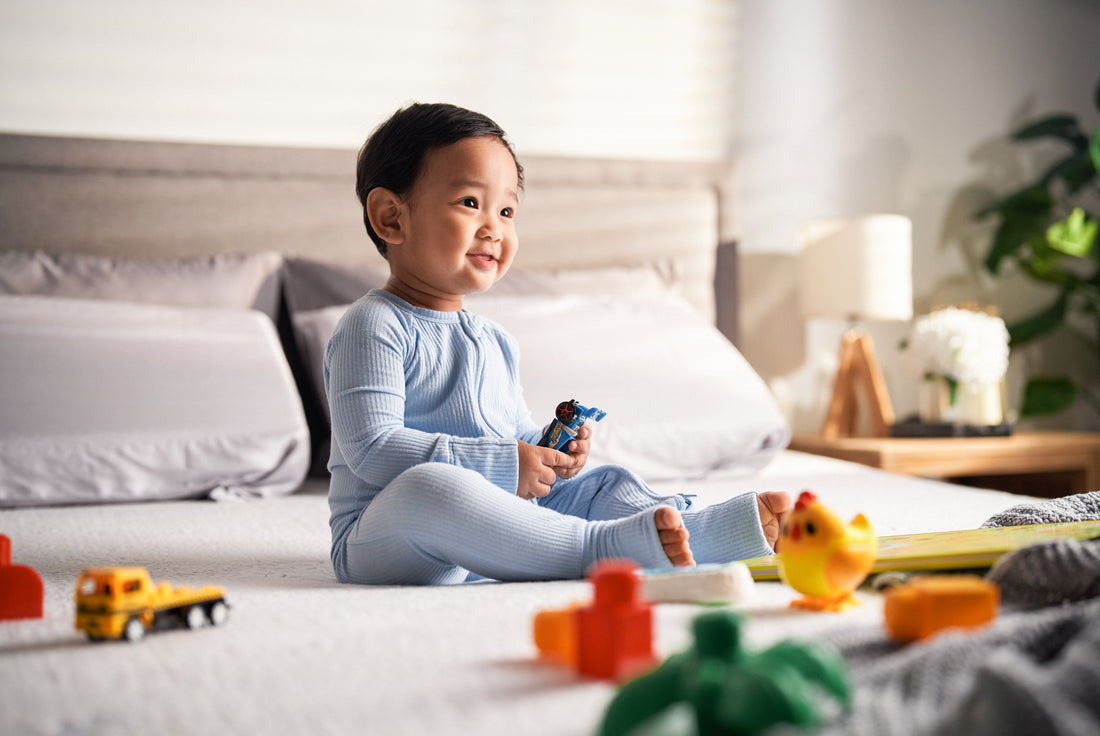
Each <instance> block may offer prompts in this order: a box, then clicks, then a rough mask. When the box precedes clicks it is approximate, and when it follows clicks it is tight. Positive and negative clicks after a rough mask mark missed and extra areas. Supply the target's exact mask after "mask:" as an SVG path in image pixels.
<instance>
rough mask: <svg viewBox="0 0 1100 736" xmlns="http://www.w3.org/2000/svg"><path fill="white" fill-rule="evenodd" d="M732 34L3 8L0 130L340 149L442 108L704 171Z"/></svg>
mask: <svg viewBox="0 0 1100 736" xmlns="http://www.w3.org/2000/svg"><path fill="white" fill-rule="evenodd" d="M736 19H737V16H736V4H735V3H730V2H725V1H724V0H649V1H648V2H638V1H634V2H631V1H630V0H604V1H603V2H599V3H588V2H584V1H583V0H566V1H563V2H554V3H545V2H540V0H511V1H510V2H496V1H495V0H472V1H471V2H465V3H453V2H450V1H449V0H411V1H408V2H401V3H380V2H361V1H359V0H327V1H325V2H317V3H308V4H307V3H269V2H260V1H259V0H232V1H230V2H220V1H217V0H194V1H193V2H189V3H174V2H172V3H169V2H163V1H156V0H153V1H150V0H145V1H141V0H98V1H97V2H95V3H89V2H84V0H41V1H39V2H35V3H28V2H23V1H21V0H0V129H2V130H5V131H13V132H33V133H54V134H62V135H90V136H104V137H134V138H150V139H170V140H190V141H205V142H240V143H262V144H301V145H308V146H338V147H348V146H358V145H359V144H360V143H361V142H362V139H363V138H364V137H365V135H366V134H367V133H368V132H369V130H370V129H372V128H373V127H374V126H375V125H377V124H378V123H379V122H381V120H382V119H384V118H385V117H386V116H387V115H388V114H389V113H391V112H392V111H393V110H394V109H396V108H397V107H399V106H401V105H403V104H406V103H408V102H410V101H414V100H419V101H448V102H454V103H456V104H460V105H464V106H467V107H471V108H474V109H477V110H480V111H481V112H484V113H486V114H488V115H490V116H491V117H493V118H494V119H496V120H497V122H499V123H500V124H501V125H502V126H504V128H505V129H506V130H508V131H509V133H510V135H511V137H512V138H513V140H514V141H515V142H516V145H517V146H518V147H519V148H520V150H521V151H522V152H527V153H545V154H563V155H577V156H587V155H599V156H611V157H627V158H630V157H633V158H640V157H644V158H664V159H713V158H718V157H721V156H722V155H723V154H724V153H725V140H726V138H727V131H728V129H729V122H730V119H731V117H732V115H731V109H730V107H731V103H730V100H731V95H730V90H731V88H732V79H733V71H734V48H733V40H734V38H735V23H736Z"/></svg>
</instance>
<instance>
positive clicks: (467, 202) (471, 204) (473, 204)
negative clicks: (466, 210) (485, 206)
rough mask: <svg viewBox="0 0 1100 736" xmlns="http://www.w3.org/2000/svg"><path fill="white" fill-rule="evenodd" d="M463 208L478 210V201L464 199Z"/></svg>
mask: <svg viewBox="0 0 1100 736" xmlns="http://www.w3.org/2000/svg"><path fill="white" fill-rule="evenodd" d="M462 206H463V207H472V208H474V209H475V210H476V209H477V200H476V199H474V198H473V197H463V198H462Z"/></svg>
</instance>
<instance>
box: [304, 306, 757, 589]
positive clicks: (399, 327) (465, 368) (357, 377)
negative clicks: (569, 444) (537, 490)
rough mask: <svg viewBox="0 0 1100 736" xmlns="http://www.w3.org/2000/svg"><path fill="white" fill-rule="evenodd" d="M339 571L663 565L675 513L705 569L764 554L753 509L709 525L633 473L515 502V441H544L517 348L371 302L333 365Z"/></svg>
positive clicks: (493, 333) (421, 576)
mask: <svg viewBox="0 0 1100 736" xmlns="http://www.w3.org/2000/svg"><path fill="white" fill-rule="evenodd" d="M325 382H326V389H327V394H328V401H329V406H330V408H331V414H332V431H333V440H334V441H333V443H332V454H331V457H330V461H329V470H330V471H331V472H332V480H331V483H330V489H329V507H330V510H331V517H330V525H331V527H332V539H333V547H332V562H333V567H334V570H335V571H336V576H337V578H338V579H339V580H342V581H345V582H360V583H388V584H394V583H409V584H442V583H454V582H461V581H463V580H465V579H467V577H468V575H469V574H470V573H473V574H474V576H481V577H489V578H494V579H498V580H536V579H548V578H579V577H582V576H583V575H584V573H585V571H586V570H587V568H588V566H589V565H590V564H591V563H592V562H593V561H595V560H597V559H604V558H607V557H626V558H630V559H634V560H636V561H637V562H638V563H639V564H641V565H642V566H644V567H660V566H665V565H667V564H668V560H667V558H666V557H665V556H664V552H663V550H662V549H661V546H660V543H659V540H658V537H657V532H656V528H655V526H654V523H653V512H654V509H655V507H656V506H658V505H660V504H666V505H670V506H672V507H674V508H677V509H679V510H680V511H681V513H682V514H683V517H684V523H685V526H686V527H687V529H688V531H689V533H690V535H691V540H690V542H691V545H692V550H693V552H694V553H695V555H696V559H698V560H699V561H715V562H727V561H730V560H732V559H743V558H746V557H754V556H757V555H761V554H767V553H768V552H770V549H769V548H768V546H767V544H766V543H765V541H764V537H763V531H762V530H761V527H760V519H759V515H758V512H757V507H756V501H755V494H752V493H749V494H744V495H742V496H739V497H737V498H734V499H731V500H729V501H727V502H726V503H723V504H718V505H716V506H712V507H710V508H708V509H704V510H703V511H697V510H695V509H694V508H692V503H691V501H690V500H689V499H687V498H685V497H683V496H660V495H658V494H656V493H655V492H654V491H652V490H651V489H650V488H649V487H648V486H646V485H645V483H643V482H642V481H641V480H640V479H639V478H637V477H636V476H634V475H633V474H632V473H630V472H629V471H626V470H624V469H622V468H617V467H614V466H607V467H603V468H593V469H588V470H586V471H585V472H583V473H581V474H579V475H578V476H576V477H575V478H573V479H570V480H568V481H564V480H559V481H557V482H556V483H555V484H554V487H553V490H552V492H551V493H550V495H548V496H547V497H546V498H544V499H540V500H539V501H538V502H537V503H535V502H527V501H522V500H520V499H519V498H517V497H516V496H515V493H516V485H517V478H518V455H517V451H516V440H517V439H519V440H523V441H524V442H528V443H532V444H534V443H535V442H537V441H538V439H539V437H540V436H541V431H542V428H541V427H540V426H539V425H537V424H535V423H534V421H533V420H532V419H531V413H530V410H529V409H528V408H527V405H526V403H525V401H524V399H523V392H522V388H521V386H520V382H519V371H518V349H517V347H516V344H515V341H514V340H513V339H512V337H511V336H510V335H508V334H507V333H506V332H505V331H504V330H503V329H502V328H501V327H499V326H498V325H496V324H495V323H493V322H491V321H489V320H485V319H482V318H480V317H478V316H476V315H473V314H469V313H467V312H435V311H431V310H426V309H419V308H416V307H413V306H411V305H409V304H407V303H406V302H404V301H403V300H401V299H399V298H398V297H396V296H394V295H392V294H389V293H388V292H383V291H377V290H376V291H372V292H370V293H369V294H367V295H366V296H365V297H363V298H362V299H360V300H359V301H358V302H357V303H356V304H355V305H353V306H352V307H351V308H350V309H349V310H348V312H347V313H346V314H345V315H344V317H343V319H341V321H340V323H339V324H338V325H337V328H336V330H335V332H334V334H333V337H332V339H331V341H330V343H329V346H328V350H327V352H326V355H325Z"/></svg>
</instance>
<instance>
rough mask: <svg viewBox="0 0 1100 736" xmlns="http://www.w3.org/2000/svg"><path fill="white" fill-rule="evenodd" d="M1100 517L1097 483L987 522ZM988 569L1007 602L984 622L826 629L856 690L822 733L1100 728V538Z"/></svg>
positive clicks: (974, 735)
mask: <svg viewBox="0 0 1100 736" xmlns="http://www.w3.org/2000/svg"><path fill="white" fill-rule="evenodd" d="M1097 518H1100V492H1096V493H1086V494H1081V495H1079V496H1070V497H1065V498H1059V499H1054V500H1051V501H1043V502H1036V503H1029V504H1021V505H1019V506H1013V507H1012V508H1010V509H1007V510H1006V511H1004V512H1003V513H1001V514H998V515H996V516H994V517H992V518H990V519H989V520H987V521H986V522H985V523H984V524H983V525H982V526H1011V525H1018V524H1042V523H1053V522H1063V521H1075V520H1080V519H1097ZM987 577H988V578H989V579H991V580H993V581H995V582H997V583H998V584H999V585H1000V587H1001V599H1002V608H1001V612H1000V615H999V616H998V618H997V620H996V621H995V622H994V623H993V624H992V625H991V626H989V627H986V628H985V629H981V630H979V631H976V632H945V633H942V634H940V635H939V636H937V637H934V638H932V639H930V640H928V641H927V642H923V643H917V644H911V645H908V646H902V645H898V644H895V643H893V642H891V641H890V640H889V639H887V638H886V636H885V634H884V632H883V631H879V630H868V629H867V628H866V627H861V628H859V629H853V628H851V627H849V628H847V629H838V630H835V631H831V632H828V633H826V634H825V635H824V637H823V638H825V639H826V640H828V641H830V642H831V643H833V644H834V645H835V646H836V647H837V648H838V649H839V650H840V651H841V653H842V654H843V655H844V657H845V659H846V660H847V662H848V664H849V667H850V673H851V678H852V685H853V690H854V699H853V707H852V710H851V711H850V712H849V713H848V714H846V715H842V716H840V717H839V718H838V719H837V720H834V721H833V722H832V723H831V724H830V725H829V727H828V728H826V729H825V730H824V731H823V733H828V734H866V736H890V735H893V734H897V735H901V734H905V735H907V736H908V735H910V734H912V735H921V736H923V735H928V736H941V735H946V734H966V735H968V736H981V735H984V734H989V735H990V736H994V735H996V736H1004V735H1005V734H1021V735H1024V734H1027V735H1028V736H1030V735H1031V734H1059V735H1065V736H1097V734H1100V540H1091V541H1086V542H1077V541H1056V542H1048V543H1043V544H1038V545H1034V546H1031V547H1025V548H1023V549H1021V550H1018V551H1016V552H1013V553H1011V554H1009V555H1006V556H1005V557H1004V558H1002V559H1001V560H1000V561H999V562H998V563H997V564H996V565H995V566H994V567H993V568H992V569H991V570H990V571H989V573H988V575H987ZM770 733H783V734H786V733H792V734H793V733H796V732H794V731H788V730H783V729H778V730H775V731H773V732H770Z"/></svg>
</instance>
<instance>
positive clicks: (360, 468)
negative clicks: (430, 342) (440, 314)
mask: <svg viewBox="0 0 1100 736" xmlns="http://www.w3.org/2000/svg"><path fill="white" fill-rule="evenodd" d="M417 349H418V345H417V339H416V335H415V334H413V335H410V334H409V332H408V331H407V330H406V329H404V328H403V325H402V324H401V323H400V322H399V321H397V320H392V319H387V318H386V315H385V313H384V312H383V313H382V314H381V315H380V314H378V313H376V312H370V311H366V310H358V311H349V313H348V315H346V322H342V323H341V325H340V326H339V327H338V328H337V330H336V332H335V333H334V334H333V337H332V340H331V341H330V342H329V346H328V349H327V351H326V355H325V382H326V393H327V398H328V401H329V407H330V409H331V415H332V433H333V440H334V441H335V442H336V443H338V445H339V449H340V451H341V453H342V455H343V457H344V460H345V461H346V462H347V465H348V467H349V468H350V469H351V471H352V472H353V473H354V474H355V475H356V476H358V477H359V478H361V479H362V480H363V481H365V482H366V483H368V484H370V485H372V486H375V487H378V488H382V487H385V486H386V485H388V484H389V483H390V481H392V480H393V479H394V478H396V477H397V476H398V475H400V474H401V473H402V472H403V471H405V470H407V469H409V468H412V467H414V466H416V465H420V464H423V463H433V462H437V463H446V464H449V465H456V466H459V467H463V468H467V469H470V470H474V471H477V472H478V473H480V474H482V475H483V476H484V477H485V478H486V479H487V480H489V481H490V482H491V483H493V484H494V485H496V486H498V487H499V488H501V489H503V490H506V491H508V492H509V493H515V492H516V486H517V479H518V475H519V459H518V454H517V452H516V439H515V437H510V436H459V435H457V434H451V433H448V432H446V431H423V430H420V429H414V428H411V427H409V426H406V416H407V410H408V409H409V407H408V406H407V402H410V401H420V402H421V403H423V402H424V401H425V400H426V399H424V398H423V397H417V396H411V397H410V396H408V395H407V384H408V376H407V373H406V371H407V364H408V359H409V356H410V351H416V350H417ZM433 368H434V372H435V374H438V376H439V381H440V383H441V385H440V386H439V387H438V389H435V388H432V384H431V381H432V380H434V376H433V375H431V373H432V369H433ZM421 373H422V374H423V375H422V376H421V379H422V383H421V384H420V385H418V389H419V390H420V391H421V393H422V394H432V393H434V392H438V393H439V395H440V396H445V395H446V391H448V390H450V387H449V386H448V385H446V383H445V382H446V380H447V373H448V372H447V371H444V370H440V367H439V366H438V365H435V366H429V367H428V368H427V369H425V370H424V371H421ZM425 382H426V384H427V385H428V389H424V383H425ZM455 403H456V402H449V401H448V402H444V401H441V402H440V403H439V408H438V410H437V411H433V412H432V413H431V419H432V423H433V424H437V425H438V426H440V427H447V426H463V424H464V423H465V424H469V422H470V419H469V418H468V417H466V416H463V415H462V414H461V413H462V412H463V411H469V408H468V407H463V406H462V405H461V403H459V404H458V405H457V406H456V405H455ZM449 413H454V416H448V414H449ZM509 429H510V428H509Z"/></svg>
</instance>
